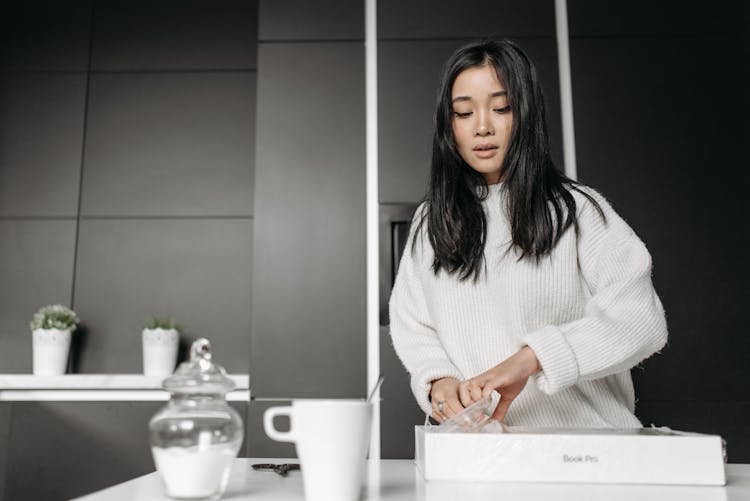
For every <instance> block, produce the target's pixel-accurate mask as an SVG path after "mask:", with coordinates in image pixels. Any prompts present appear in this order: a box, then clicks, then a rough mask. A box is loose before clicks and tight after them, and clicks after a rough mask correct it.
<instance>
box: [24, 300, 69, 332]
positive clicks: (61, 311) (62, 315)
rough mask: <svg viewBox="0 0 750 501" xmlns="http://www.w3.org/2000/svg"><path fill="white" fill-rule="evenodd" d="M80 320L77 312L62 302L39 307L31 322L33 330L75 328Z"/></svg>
mask: <svg viewBox="0 0 750 501" xmlns="http://www.w3.org/2000/svg"><path fill="white" fill-rule="evenodd" d="M79 322H80V320H79V319H78V316H77V315H76V313H75V312H74V311H73V310H71V309H70V308H67V307H65V306H63V305H61V304H52V305H48V306H44V307H42V308H40V309H39V311H37V312H36V313H34V316H33V317H32V319H31V323H30V324H29V325H30V327H31V330H32V331H33V330H36V329H61V330H67V329H75V327H76V326H77V325H78V323H79Z"/></svg>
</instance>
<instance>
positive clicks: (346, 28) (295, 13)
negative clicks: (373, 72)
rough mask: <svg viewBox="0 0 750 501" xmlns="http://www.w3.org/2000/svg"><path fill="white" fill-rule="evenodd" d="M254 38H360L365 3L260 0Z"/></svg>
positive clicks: (330, 0) (300, 39) (303, 39)
mask: <svg viewBox="0 0 750 501" xmlns="http://www.w3.org/2000/svg"><path fill="white" fill-rule="evenodd" d="M259 26H260V27H259V30H258V40H260V41H261V42H272V41H288V40H299V41H315V40H362V39H364V37H365V3H364V2H360V1H359V0H357V1H351V0H321V1H318V2H308V1H306V0H260V5H259Z"/></svg>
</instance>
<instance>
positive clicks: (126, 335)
mask: <svg viewBox="0 0 750 501" xmlns="http://www.w3.org/2000/svg"><path fill="white" fill-rule="evenodd" d="M251 240H252V221H251V220H84V221H82V222H81V230H80V242H79V246H78V268H77V278H76V311H77V313H78V315H79V317H80V318H81V320H82V323H83V327H84V328H83V330H82V331H81V332H79V333H78V336H79V339H80V348H79V350H78V353H77V355H78V357H77V361H76V366H77V367H76V368H77V372H82V373H100V372H103V373H126V374H127V373H139V372H141V371H142V367H143V365H142V355H141V329H142V328H143V325H144V323H145V322H147V321H148V320H149V319H150V318H151V317H152V316H162V317H173V318H174V319H176V320H177V321H178V323H179V324H180V325H181V327H182V330H181V340H182V342H183V344H184V345H187V344H188V343H189V342H192V340H194V339H196V338H198V337H207V338H208V339H209V340H210V341H211V343H212V351H213V353H214V358H215V359H216V360H217V361H218V363H219V364H221V365H222V366H224V368H225V369H226V370H227V371H228V372H230V373H236V374H246V373H247V372H248V365H247V364H248V352H249V344H250V311H249V306H250V290H251V263H252V245H251ZM185 347H186V346H183V348H185Z"/></svg>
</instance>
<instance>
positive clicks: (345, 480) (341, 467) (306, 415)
mask: <svg viewBox="0 0 750 501" xmlns="http://www.w3.org/2000/svg"><path fill="white" fill-rule="evenodd" d="M276 416H289V420H290V428H289V431H286V432H283V431H279V430H277V429H276V427H275V426H274V422H273V420H274V418H275V417H276ZM371 422H372V404H371V403H369V402H367V401H365V400H362V399H359V400H354V399H352V400H349V399H320V400H318V399H309V400H307V399H303V400H294V401H293V402H292V405H291V406H286V407H271V408H269V409H267V410H266V412H265V414H264V416H263V425H264V428H265V430H266V434H267V435H268V436H269V437H270V438H272V439H273V440H277V441H279V442H293V443H294V444H295V445H296V447H297V456H299V459H300V462H301V463H302V480H303V483H304V487H305V499H306V501H356V500H357V499H359V495H360V490H361V487H362V481H363V479H364V473H365V462H366V461H365V460H366V458H367V448H368V445H369V442H370V423H371Z"/></svg>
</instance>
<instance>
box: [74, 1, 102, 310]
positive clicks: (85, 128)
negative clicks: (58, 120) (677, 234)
mask: <svg viewBox="0 0 750 501" xmlns="http://www.w3.org/2000/svg"><path fill="white" fill-rule="evenodd" d="M95 14H96V0H94V1H93V2H92V3H91V18H90V19H89V52H88V61H87V64H86V88H85V90H84V93H83V127H82V130H81V168H80V170H79V173H78V207H77V208H76V229H75V240H74V241H73V277H72V280H71V284H70V307H71V308H73V309H75V307H76V304H75V301H76V275H77V274H78V238H79V235H80V228H81V200H82V199H83V166H84V164H85V162H86V135H87V131H88V118H89V93H90V89H91V59H92V57H93V56H92V55H93V51H94V20H95V18H96V16H95Z"/></svg>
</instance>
